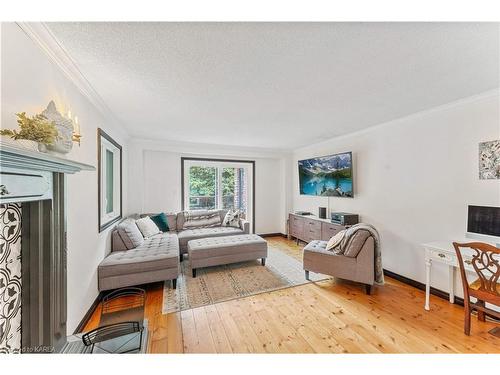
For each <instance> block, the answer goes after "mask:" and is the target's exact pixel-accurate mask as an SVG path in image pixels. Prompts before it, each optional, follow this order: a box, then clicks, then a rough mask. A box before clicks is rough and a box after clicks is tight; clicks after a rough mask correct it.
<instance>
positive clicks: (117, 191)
mask: <svg viewBox="0 0 500 375" xmlns="http://www.w3.org/2000/svg"><path fill="white" fill-rule="evenodd" d="M97 132H98V145H97V150H98V151H97V159H98V168H99V170H98V184H99V185H98V191H99V204H98V209H99V232H102V231H103V230H104V229H106V228H107V227H109V226H110V225H111V224H113V223H115V222H117V221H118V220H120V219H121V217H122V199H121V195H122V176H121V173H122V147H121V146H120V145H119V144H118V143H116V142H115V141H114V140H113V139H112V138H111V137H110V136H109V135H107V134H106V133H105V132H104V131H103V130H102V129H98V130H97Z"/></svg>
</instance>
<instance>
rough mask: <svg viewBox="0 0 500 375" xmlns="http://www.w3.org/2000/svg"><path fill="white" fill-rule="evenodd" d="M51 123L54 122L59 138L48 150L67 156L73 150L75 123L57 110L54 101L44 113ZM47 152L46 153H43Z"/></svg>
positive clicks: (48, 146)
mask: <svg viewBox="0 0 500 375" xmlns="http://www.w3.org/2000/svg"><path fill="white" fill-rule="evenodd" d="M42 115H44V116H45V117H46V118H47V120H48V121H49V122H54V124H55V126H56V129H57V133H58V138H57V139H56V141H55V142H54V143H52V144H50V145H47V146H46V150H49V151H54V152H59V153H61V154H67V153H68V152H70V151H71V149H72V148H73V121H71V120H70V119H67V118H65V117H63V116H62V115H61V114H60V113H59V111H58V110H57V108H56V105H55V103H54V101H53V100H51V101H50V103H49V105H48V106H47V108H46V109H45V110H44V111H43V112H42ZM42 152H45V151H42Z"/></svg>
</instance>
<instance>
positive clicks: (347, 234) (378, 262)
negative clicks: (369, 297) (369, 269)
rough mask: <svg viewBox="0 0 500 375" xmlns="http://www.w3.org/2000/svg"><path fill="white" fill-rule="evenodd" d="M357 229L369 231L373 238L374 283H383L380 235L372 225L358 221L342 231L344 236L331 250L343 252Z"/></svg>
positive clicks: (338, 252)
mask: <svg viewBox="0 0 500 375" xmlns="http://www.w3.org/2000/svg"><path fill="white" fill-rule="evenodd" d="M358 230H366V231H368V232H370V234H371V236H372V237H373V240H374V241H375V247H374V250H375V251H374V253H375V254H374V255H375V256H374V262H375V263H374V267H375V283H377V284H379V285H382V284H384V270H383V268H382V252H381V250H380V237H379V235H378V232H377V230H376V229H375V227H374V226H372V225H370V224H365V223H359V224H356V225H353V226H352V227H349V228H348V229H346V230H345V231H343V232H344V236H343V238H342V240H341V241H340V244H339V245H338V246H337V247H336V248H335V249H334V250H333V251H334V252H335V253H336V254H344V253H345V251H346V250H347V249H348V248H349V245H350V243H351V239H352V238H353V236H354V234H355V233H356V232H357V231H358Z"/></svg>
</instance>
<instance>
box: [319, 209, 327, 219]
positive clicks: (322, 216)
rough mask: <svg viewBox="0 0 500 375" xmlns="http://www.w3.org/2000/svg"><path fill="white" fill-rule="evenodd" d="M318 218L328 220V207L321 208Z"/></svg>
mask: <svg viewBox="0 0 500 375" xmlns="http://www.w3.org/2000/svg"><path fill="white" fill-rule="evenodd" d="M318 216H319V218H320V219H326V207H320V208H319V215H318Z"/></svg>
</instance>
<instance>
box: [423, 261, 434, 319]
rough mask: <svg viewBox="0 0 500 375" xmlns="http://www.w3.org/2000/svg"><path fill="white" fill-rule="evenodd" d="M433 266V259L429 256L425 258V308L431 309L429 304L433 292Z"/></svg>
mask: <svg viewBox="0 0 500 375" xmlns="http://www.w3.org/2000/svg"><path fill="white" fill-rule="evenodd" d="M431 266H432V260H430V259H429V258H427V259H426V260H425V307H424V308H425V309H426V310H427V311H429V310H430V309H431V308H430V305H429V299H430V294H431Z"/></svg>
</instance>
